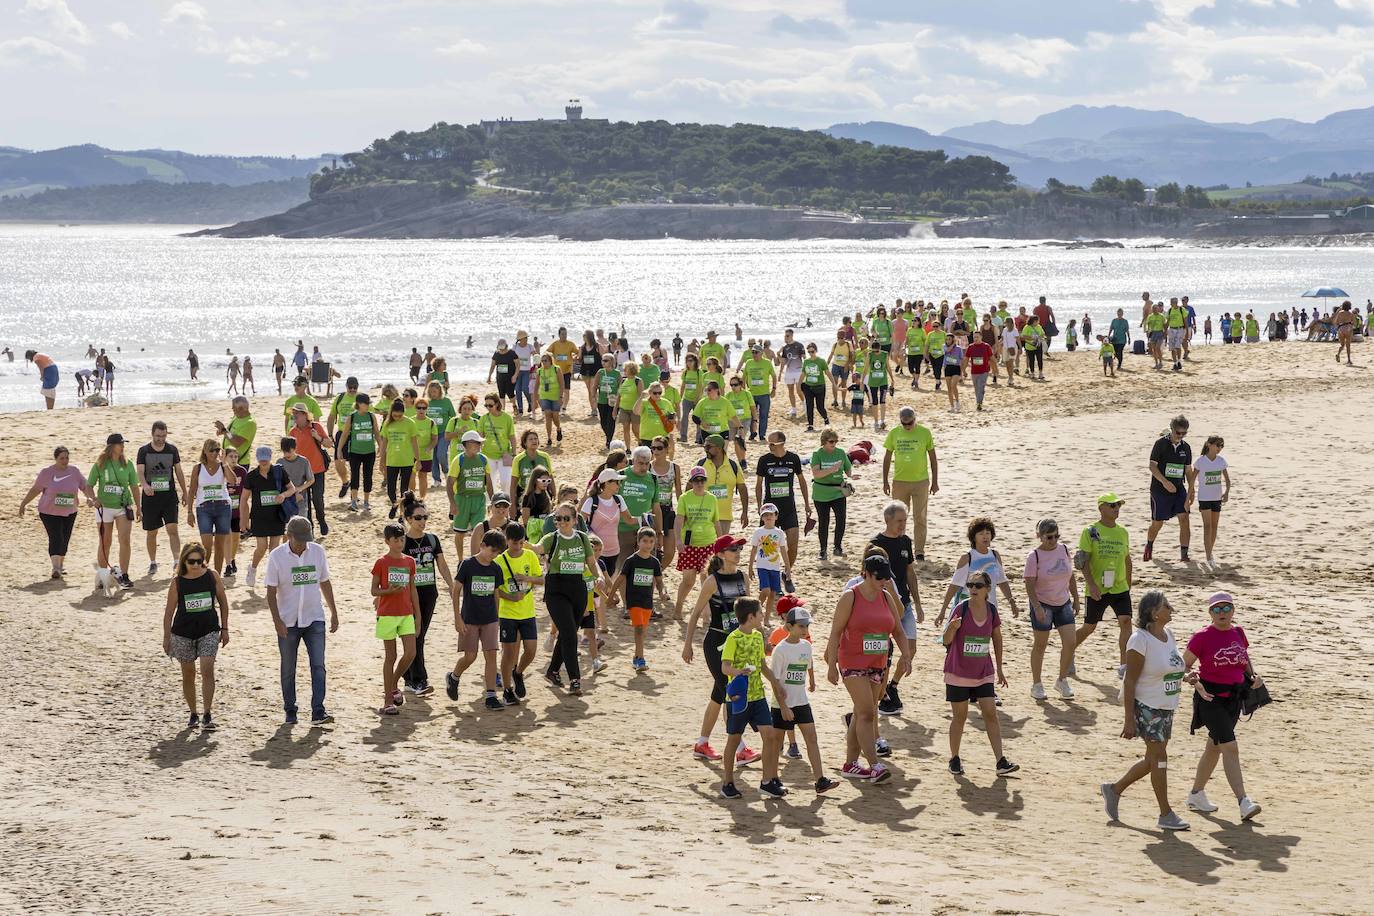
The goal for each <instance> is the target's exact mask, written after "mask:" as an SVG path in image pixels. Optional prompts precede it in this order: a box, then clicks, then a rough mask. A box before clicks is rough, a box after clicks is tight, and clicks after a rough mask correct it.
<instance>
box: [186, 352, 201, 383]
mask: <svg viewBox="0 0 1374 916" xmlns="http://www.w3.org/2000/svg"><path fill="white" fill-rule="evenodd" d="M186 364H187V366H188V367H189V368H190V370H191V381H193V382H195V381H199V380H200V357H199V356H196V351H195V350H187V351H186Z"/></svg>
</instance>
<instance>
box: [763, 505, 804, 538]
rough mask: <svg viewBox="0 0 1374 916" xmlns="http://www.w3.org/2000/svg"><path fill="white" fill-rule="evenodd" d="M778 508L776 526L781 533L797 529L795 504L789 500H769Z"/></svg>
mask: <svg viewBox="0 0 1374 916" xmlns="http://www.w3.org/2000/svg"><path fill="white" fill-rule="evenodd" d="M769 501H770V502H772V503H773V505H775V506H777V507H778V521H777V526H778V527H779V528H781V529H782V530H783V531H791V530H792V529H794V528H797V527H799V524H798V521H797V504H796V502H794V501H793V500H791V499H775V500H769Z"/></svg>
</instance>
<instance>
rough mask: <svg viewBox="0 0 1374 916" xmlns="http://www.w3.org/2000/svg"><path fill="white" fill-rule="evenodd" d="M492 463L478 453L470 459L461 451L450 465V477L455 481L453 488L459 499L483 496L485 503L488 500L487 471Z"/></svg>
mask: <svg viewBox="0 0 1374 916" xmlns="http://www.w3.org/2000/svg"><path fill="white" fill-rule="evenodd" d="M490 466H491V463H490V462H489V461H488V460H487V456H486V455H483V454H482V453H481V452H478V453H477V454H476V455H473V456H472V457H471V458H469V457H468V456H467V455H466V454H465V453H464V452H463V451H461V450H460V451H459V452H458V454H457V455H455V456H454V457H453V460H452V461H450V462H449V463H448V476H449V478H450V479H451V480H453V481H455V483H454V484H453V488H454V489H455V490H456V491H457V495H458V496H459V497H463V496H473V495H478V496H481V497H482V499H483V500H484V501H485V500H486V498H487V469H488V468H489V467H490Z"/></svg>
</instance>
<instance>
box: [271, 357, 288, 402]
mask: <svg viewBox="0 0 1374 916" xmlns="http://www.w3.org/2000/svg"><path fill="white" fill-rule="evenodd" d="M272 377H273V378H275V379H276V380H277V394H278V395H280V394H281V383H282V381H283V380H285V378H286V356H285V355H283V354H282V352H281V350H280V349H277V350H276V351H274V352H273V354H272Z"/></svg>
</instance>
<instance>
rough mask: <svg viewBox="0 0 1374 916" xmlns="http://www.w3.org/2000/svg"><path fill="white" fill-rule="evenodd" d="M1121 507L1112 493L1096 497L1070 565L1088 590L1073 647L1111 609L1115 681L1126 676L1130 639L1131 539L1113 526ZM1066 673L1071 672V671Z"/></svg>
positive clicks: (1095, 627)
mask: <svg viewBox="0 0 1374 916" xmlns="http://www.w3.org/2000/svg"><path fill="white" fill-rule="evenodd" d="M1121 504H1122V500H1121V498H1120V497H1119V496H1117V495H1116V494H1115V493H1103V494H1102V495H1101V496H1099V497H1097V512H1098V520H1097V521H1096V522H1094V523H1093V524H1091V525H1089V526H1088V527H1086V528H1084V529H1083V534H1082V535H1081V536H1080V537H1079V538H1078V550H1077V551H1076V552H1075V553H1074V557H1073V565H1074V567H1075V568H1076V569H1077V570H1078V571H1079V572H1081V573H1082V574H1083V585H1084V587H1085V588H1086V589H1087V591H1088V600H1087V603H1086V611H1085V613H1084V617H1083V625H1082V626H1081V627H1079V628H1078V631H1077V632H1076V633H1075V634H1074V644H1075V645H1077V646H1081V645H1083V642H1084V640H1086V639H1087V638H1088V637H1089V636H1091V635H1092V634H1093V631H1094V630H1096V629H1097V625H1098V624H1099V623H1101V622H1102V618H1103V616H1105V615H1106V613H1107V611H1108V610H1111V612H1112V613H1113V614H1114V615H1115V616H1116V623H1117V628H1118V630H1119V635H1118V638H1117V647H1118V650H1119V652H1120V663H1119V665H1118V667H1117V678H1118V679H1120V678H1122V677H1125V675H1126V643H1127V642H1128V641H1129V640H1130V638H1131V581H1132V579H1134V578H1135V567H1134V566H1133V565H1132V563H1131V537H1130V535H1129V534H1128V533H1127V532H1126V529H1125V528H1124V527H1122V526H1121V525H1118V524H1117V519H1118V518H1119V517H1120V515H1121ZM1069 673H1073V671H1072V668H1070V671H1069Z"/></svg>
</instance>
